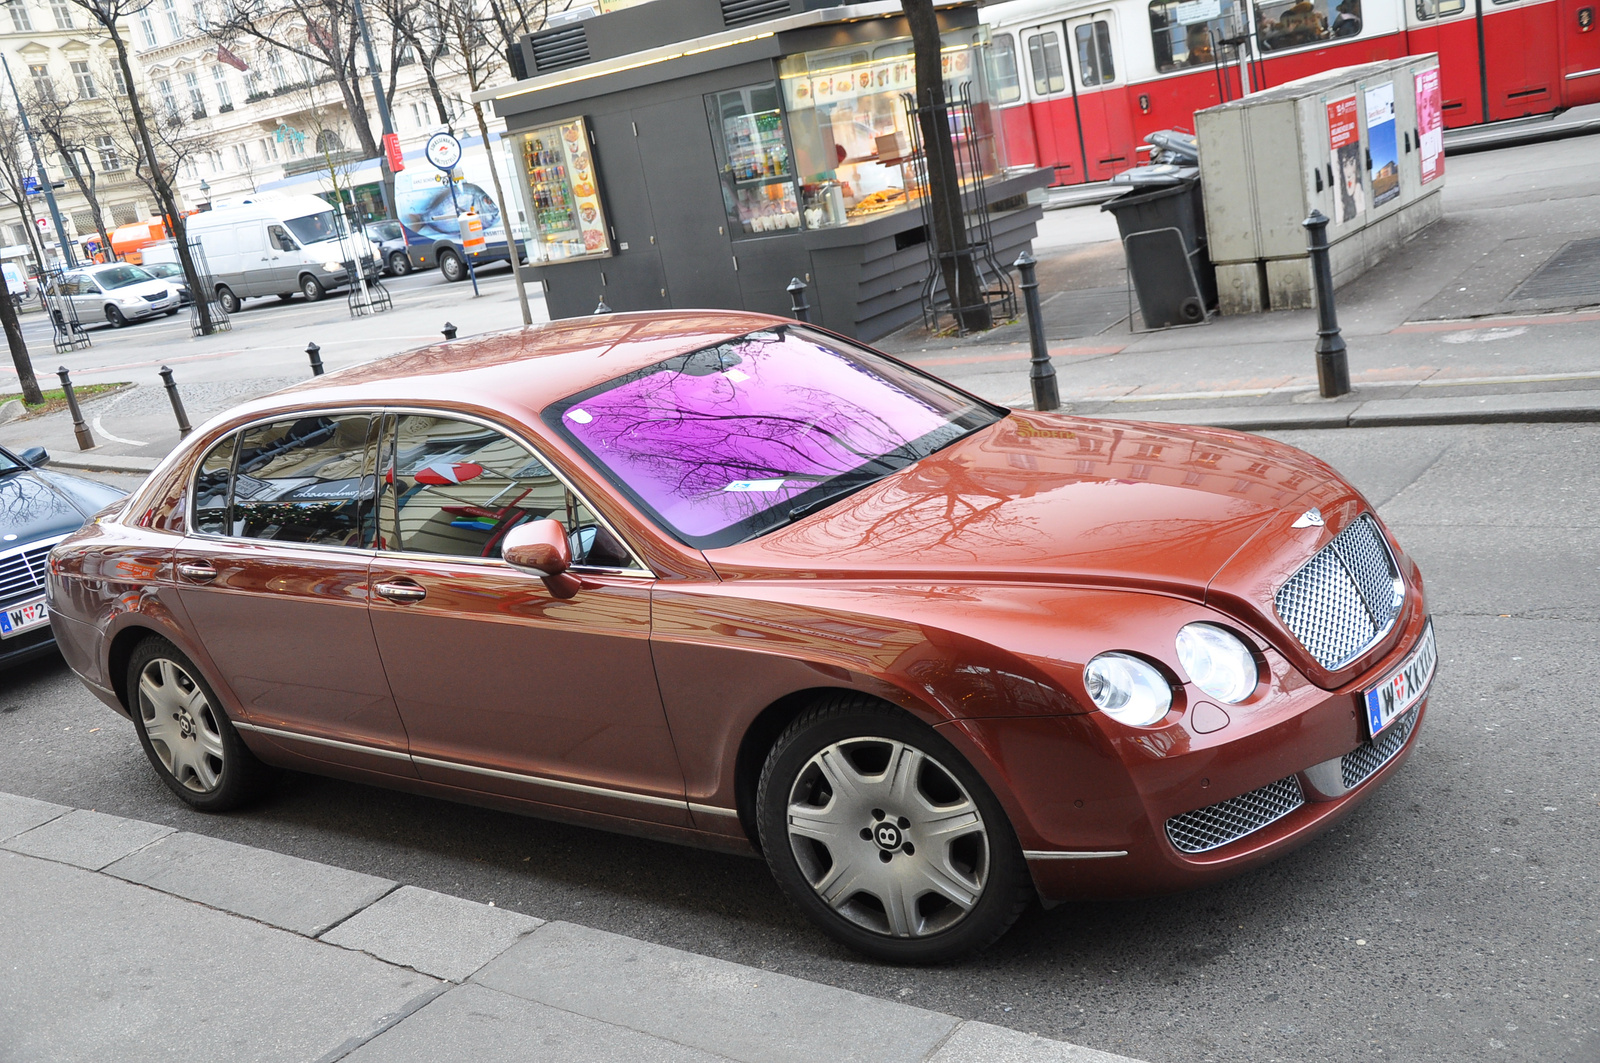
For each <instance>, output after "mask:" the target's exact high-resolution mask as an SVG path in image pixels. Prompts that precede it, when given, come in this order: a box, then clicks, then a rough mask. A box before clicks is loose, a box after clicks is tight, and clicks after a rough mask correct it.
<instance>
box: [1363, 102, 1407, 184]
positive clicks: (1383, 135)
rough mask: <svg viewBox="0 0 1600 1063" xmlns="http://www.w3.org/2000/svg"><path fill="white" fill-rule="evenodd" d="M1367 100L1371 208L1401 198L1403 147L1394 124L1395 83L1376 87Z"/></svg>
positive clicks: (1368, 174)
mask: <svg viewBox="0 0 1600 1063" xmlns="http://www.w3.org/2000/svg"><path fill="white" fill-rule="evenodd" d="M1366 97H1367V156H1368V158H1369V159H1370V160H1371V161H1370V162H1369V163H1368V164H1367V166H1368V171H1367V179H1368V181H1369V182H1370V183H1371V187H1372V205H1373V206H1374V207H1381V206H1383V205H1384V204H1385V203H1387V202H1389V201H1390V200H1392V199H1398V198H1400V144H1399V137H1398V135H1397V134H1396V132H1395V124H1394V82H1392V81H1386V82H1384V83H1383V84H1382V85H1374V86H1373V87H1372V88H1370V89H1368V90H1367V92H1366Z"/></svg>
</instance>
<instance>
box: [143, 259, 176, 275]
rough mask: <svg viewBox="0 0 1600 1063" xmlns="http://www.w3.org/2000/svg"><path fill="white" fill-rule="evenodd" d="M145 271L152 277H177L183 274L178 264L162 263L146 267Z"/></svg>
mask: <svg viewBox="0 0 1600 1063" xmlns="http://www.w3.org/2000/svg"><path fill="white" fill-rule="evenodd" d="M144 270H145V272H146V273H148V274H150V275H151V276H152V277H176V276H178V275H179V274H180V273H182V272H183V269H182V268H181V267H180V266H179V265H178V264H177V263H176V262H161V263H158V264H156V265H154V266H146V267H144Z"/></svg>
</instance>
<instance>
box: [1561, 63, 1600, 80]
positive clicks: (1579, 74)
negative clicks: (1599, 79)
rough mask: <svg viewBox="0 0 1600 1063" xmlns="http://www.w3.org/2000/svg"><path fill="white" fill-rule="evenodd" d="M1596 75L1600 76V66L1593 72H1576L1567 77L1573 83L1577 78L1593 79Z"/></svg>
mask: <svg viewBox="0 0 1600 1063" xmlns="http://www.w3.org/2000/svg"><path fill="white" fill-rule="evenodd" d="M1596 74H1600V66H1597V67H1595V68H1594V69H1593V70H1574V71H1573V72H1572V73H1570V74H1568V75H1567V80H1568V81H1572V80H1573V79H1575V78H1592V77H1594V76H1595V75H1596Z"/></svg>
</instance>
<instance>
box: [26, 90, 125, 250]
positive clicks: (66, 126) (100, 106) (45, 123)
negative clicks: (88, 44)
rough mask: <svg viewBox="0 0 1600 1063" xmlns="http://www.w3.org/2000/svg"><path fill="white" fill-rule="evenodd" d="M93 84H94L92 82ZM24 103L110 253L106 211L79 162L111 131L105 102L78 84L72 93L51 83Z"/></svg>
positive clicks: (101, 244)
mask: <svg viewBox="0 0 1600 1063" xmlns="http://www.w3.org/2000/svg"><path fill="white" fill-rule="evenodd" d="M91 76H92V75H91ZM90 84H91V85H92V84H93V83H92V81H91V82H90ZM23 105H24V106H25V107H27V109H28V115H29V117H30V118H31V119H32V121H33V127H34V128H35V129H36V130H38V131H39V133H40V134H42V135H43V137H44V139H45V141H46V142H47V143H48V144H49V145H50V147H51V149H52V150H54V152H55V153H56V154H57V155H58V156H60V158H61V168H62V169H63V170H65V171H66V173H67V175H68V176H69V177H70V178H71V179H72V183H73V184H75V185H77V187H78V193H79V194H80V195H82V196H83V199H84V202H85V203H87V204H88V206H89V214H90V216H91V217H93V218H94V227H95V231H96V232H98V233H99V234H100V246H101V247H102V248H104V249H105V253H106V254H107V255H110V254H111V234H110V231H109V230H108V229H107V228H106V219H105V213H104V211H103V210H102V209H101V207H100V200H99V197H98V196H96V195H95V191H96V190H95V188H94V187H93V185H92V184H91V183H90V179H89V176H88V175H87V174H86V173H85V172H84V169H83V167H82V166H81V165H79V161H78V153H79V152H84V153H87V150H88V149H87V147H86V145H87V144H88V143H89V142H90V141H91V140H92V139H93V138H95V137H98V136H101V135H104V134H106V133H109V132H110V131H111V130H110V125H111V122H110V116H109V114H108V113H107V110H106V108H105V106H104V103H103V101H102V100H101V99H100V97H99V96H98V95H94V96H85V95H84V94H83V92H82V91H81V89H80V88H78V87H77V86H75V89H74V92H73V93H72V94H71V95H70V96H69V95H66V94H64V93H61V92H59V91H57V90H56V89H55V87H54V86H52V87H51V88H50V89H49V90H48V91H46V90H45V89H43V88H39V87H36V88H34V89H33V90H31V91H30V92H29V93H28V96H27V98H26V100H25V101H24V104H23Z"/></svg>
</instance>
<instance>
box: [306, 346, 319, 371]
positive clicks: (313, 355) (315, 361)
mask: <svg viewBox="0 0 1600 1063" xmlns="http://www.w3.org/2000/svg"><path fill="white" fill-rule="evenodd" d="M306 357H307V358H309V359H311V375H312V376H321V375H322V348H321V347H318V346H317V345H316V343H315V342H311V343H308V344H306Z"/></svg>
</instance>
